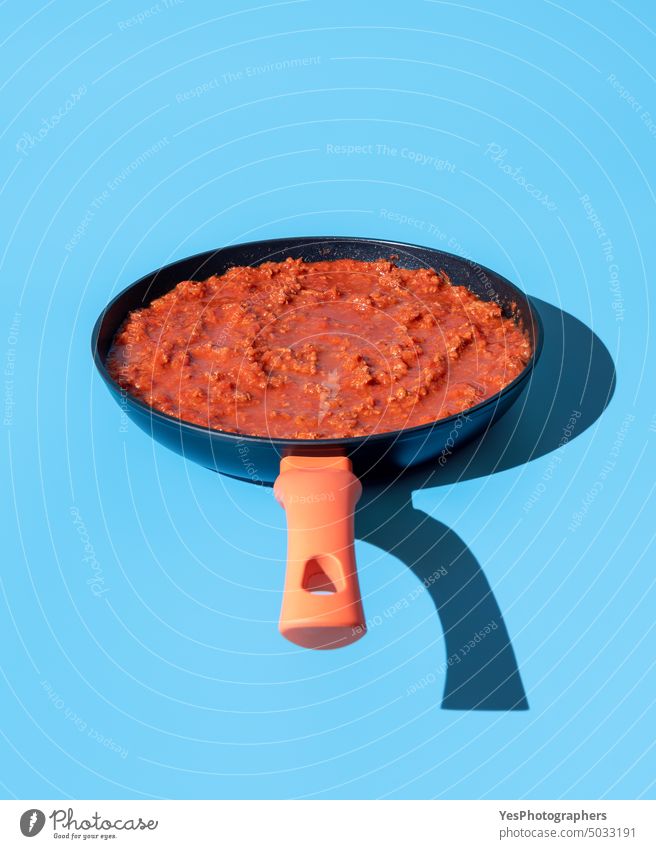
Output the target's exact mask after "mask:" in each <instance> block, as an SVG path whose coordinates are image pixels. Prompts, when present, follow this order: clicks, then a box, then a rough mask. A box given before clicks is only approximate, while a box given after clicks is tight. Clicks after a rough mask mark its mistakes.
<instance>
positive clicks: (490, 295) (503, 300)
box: [91, 236, 542, 484]
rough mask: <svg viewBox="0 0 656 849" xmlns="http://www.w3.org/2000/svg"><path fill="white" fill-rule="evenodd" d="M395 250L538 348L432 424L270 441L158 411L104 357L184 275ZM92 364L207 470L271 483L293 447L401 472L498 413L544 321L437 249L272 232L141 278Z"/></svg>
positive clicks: (518, 385) (112, 309)
mask: <svg viewBox="0 0 656 849" xmlns="http://www.w3.org/2000/svg"><path fill="white" fill-rule="evenodd" d="M391 256H394V257H395V261H396V263H397V264H398V265H400V266H403V267H405V268H422V267H429V268H434V269H436V270H439V269H443V270H444V271H446V273H447V274H448V275H449V277H450V278H451V281H452V283H454V284H455V285H462V286H466V287H467V288H468V289H470V290H471V291H472V292H474V293H475V294H476V295H478V296H479V297H480V298H482V299H484V300H488V301H489V300H493V301H495V302H497V303H498V304H499V305H500V306H501V307H502V309H503V310H504V313H505V314H506V315H508V316H512V317H513V318H515V320H517V321H518V322H520V323H521V325H522V326H523V327H524V329H525V330H526V332H527V333H528V334H529V338H530V339H531V343H532V347H533V355H532V357H531V359H530V361H529V362H528V364H527V365H526V368H525V369H524V370H523V371H522V372H521V374H519V375H518V376H517V377H516V378H515V380H513V381H512V383H510V384H509V385H508V386H506V387H505V388H504V389H502V390H501V392H498V393H497V394H496V395H493V396H492V397H491V398H488V399H487V400H486V401H483V402H482V403H481V404H478V405H477V406H475V407H472V408H470V409H469V410H467V411H465V413H460V414H458V415H455V416H449V417H448V418H444V419H439V420H438V421H436V422H433V423H429V424H425V425H419V426H417V427H412V428H408V429H406V430H401V431H395V432H390V433H380V434H375V435H372V436H357V437H351V438H348V439H315V440H304V439H269V438H267V437H261V436H242V435H240V434H234V433H225V432H222V431H217V430H210V429H209V428H203V427H201V426H199V425H195V424H191V423H189V422H184V421H180V420H179V419H176V418H173V417H172V416H168V415H166V414H165V413H161V412H159V411H158V410H155V409H153V408H152V407H149V406H148V405H146V404H144V403H143V402H141V401H139V400H137V399H136V398H133V397H132V396H131V395H129V394H127V393H126V392H125V390H122V389H121V387H120V386H119V385H118V384H117V383H116V381H114V380H113V378H112V377H111V376H110V375H109V373H108V371H107V368H106V365H105V363H106V359H107V354H108V353H109V349H110V347H111V344H112V340H113V338H114V335H115V333H116V331H117V330H118V329H119V327H120V326H121V324H122V322H123V320H124V319H125V318H126V316H127V314H128V313H129V312H130V311H131V310H135V309H140V308H142V307H145V306H147V305H148V304H149V303H150V302H151V301H152V300H154V299H155V298H159V297H160V296H161V295H164V294H165V293H166V292H168V291H169V290H170V289H173V288H174V287H175V286H176V285H177V284H178V283H179V282H180V281H181V280H204V279H206V278H207V277H210V276H211V275H214V274H216V275H219V274H223V272H225V271H226V270H227V269H228V268H230V267H231V266H233V265H259V264H260V263H262V262H265V261H268V260H271V261H281V260H284V259H285V258H286V257H293V258H295V259H298V258H302V259H303V260H305V261H306V262H317V261H320V260H333V259H357V260H363V261H368V262H371V261H375V260H378V259H381V258H384V259H387V258H389V257H391ZM91 346H92V352H93V357H94V361H95V363H96V366H97V367H98V370H99V371H100V374H101V375H102V377H103V379H104V380H105V383H106V384H107V385H108V387H109V389H110V390H111V392H112V394H113V395H114V397H115V398H116V400H117V401H118V403H119V404H120V405H121V407H122V408H123V410H124V411H125V413H126V414H127V415H128V416H129V417H130V418H131V419H132V420H133V421H134V422H135V423H136V424H137V425H138V426H139V427H140V428H142V430H144V431H146V433H148V434H149V435H151V436H152V437H153V438H154V439H156V440H157V441H158V442H161V443H162V444H163V445H166V446H167V448H170V449H172V450H173V451H177V452H178V453H179V454H182V455H184V456H185V457H186V458H188V459H189V460H193V461H194V462H196V463H200V464H201V465H202V466H205V467H207V468H208V469H213V470H214V471H217V472H222V473H223V474H227V475H231V476H233V477H237V478H242V479H243V480H247V481H251V482H253V483H259V484H261V483H272V482H273V481H274V480H275V478H276V477H277V476H278V473H279V466H280V458H281V457H283V456H286V455H288V454H306V455H323V456H326V455H332V454H346V455H347V456H348V457H350V458H351V461H352V463H353V469H354V471H355V473H356V474H357V475H360V476H362V475H364V474H371V473H373V474H376V475H377V474H381V473H382V474H387V473H389V472H393V471H394V472H396V473H398V471H399V469H403V468H406V467H408V466H413V465H415V464H417V463H422V462H424V461H425V460H429V459H431V458H435V457H438V456H440V455H442V456H445V457H446V456H448V453H450V452H451V451H453V450H455V448H456V447H459V446H460V445H462V444H464V443H465V442H466V441H467V440H469V439H471V438H472V437H474V436H476V435H477V434H480V433H481V432H482V431H483V430H484V429H485V428H486V427H488V425H489V424H490V423H491V422H492V421H493V420H494V419H497V418H499V417H500V416H501V415H503V413H505V412H506V410H507V409H508V408H509V407H510V406H511V404H512V403H513V402H514V401H515V400H516V398H517V396H518V395H519V393H520V392H521V391H522V389H523V387H524V385H525V383H526V381H527V379H528V377H529V375H530V373H531V371H532V369H533V367H534V365H535V363H536V362H537V359H538V357H539V355H540V351H541V348H542V325H541V322H540V318H539V316H538V315H537V313H536V312H535V310H533V309H532V308H531V305H530V302H529V299H528V298H527V297H526V295H525V294H524V293H523V292H522V291H520V290H519V289H518V288H517V287H516V286H514V285H513V284H512V283H510V282H509V281H508V280H506V279H505V278H504V277H501V276H500V275H499V274H496V273H495V272H494V271H491V270H490V269H488V268H485V267H484V266H481V265H478V264H477V263H474V262H472V261H470V260H468V259H465V258H463V257H459V256H455V255H454V254H450V253H445V252H444V251H439V250H435V249H433V248H425V247H421V246H419V245H411V244H405V243H402V242H387V241H379V240H377V239H358V238H350V237H339V236H335V237H328V236H326V237H323V236H322V237H312V236H310V237H302V238H287V239H267V240H265V241H260V242H247V243H245V244H241V245H229V246H228V247H225V248H219V249H218V250H214V251H207V252H205V253H201V254H196V255H195V256H190V257H187V258H186V259H181V260H179V261H178V262H174V263H171V264H170V265H166V266H164V267H163V268H160V269H158V270H157V271H153V272H151V273H150V274H147V275H146V276H145V277H142V278H141V279H140V280H137V282H136V283H133V284H132V285H131V286H128V288H127V289H125V290H124V291H123V292H121V293H120V294H119V295H118V296H117V297H116V298H114V300H113V301H111V303H110V304H108V306H107V307H106V308H105V309H104V310H103V312H102V313H101V315H100V317H99V318H98V321H97V322H96V325H95V327H94V330H93V336H92V341H91Z"/></svg>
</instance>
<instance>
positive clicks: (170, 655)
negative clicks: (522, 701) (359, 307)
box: [0, 0, 656, 798]
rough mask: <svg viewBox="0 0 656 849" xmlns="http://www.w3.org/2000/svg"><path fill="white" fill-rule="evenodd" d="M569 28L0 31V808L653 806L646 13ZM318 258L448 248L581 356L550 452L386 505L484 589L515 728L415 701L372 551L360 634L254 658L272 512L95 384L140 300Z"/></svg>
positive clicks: (399, 621) (402, 572) (511, 11)
mask: <svg viewBox="0 0 656 849" xmlns="http://www.w3.org/2000/svg"><path fill="white" fill-rule="evenodd" d="M567 5H568V8H567V9H565V8H563V7H561V6H559V5H558V4H556V3H551V2H546V1H545V2H541V1H540V0H535V2H530V3H527V4H517V3H512V2H503V0H501V2H494V3H493V2H484V0H476V2H475V3H473V4H472V5H465V4H459V3H457V2H455V3H447V2H418V0H416V1H415V0H413V2H404V3H402V4H401V3H386V4H376V5H375V6H373V5H371V4H364V3H362V4H357V3H353V2H330V3H321V2H314V0H309V1H308V2H302V1H301V2H287V3H276V4H266V3H263V4H262V5H260V6H256V4H253V7H252V8H250V7H248V6H247V5H246V4H243V3H242V4H240V3H237V2H234V1H233V2H226V3H222V4H213V3H209V2H192V0H185V2H184V3H182V2H179V3H174V2H169V3H165V2H164V0H159V2H157V3H155V5H154V6H152V7H148V6H147V4H144V6H143V7H141V6H140V5H139V4H138V3H137V4H133V3H128V2H114V0H112V2H105V3H100V4H98V5H95V6H93V5H91V4H87V3H83V2H79V1H78V2H50V3H45V4H41V3H32V2H29V0H24V2H20V3H19V2H15V3H8V4H5V5H3V7H2V10H1V11H0V15H1V16H2V21H3V23H2V27H1V28H0V29H1V32H2V36H1V41H2V48H1V51H0V56H1V61H2V67H3V70H2V97H3V103H4V111H3V119H2V138H1V140H0V145H1V151H2V157H1V165H0V170H1V174H0V186H1V188H2V196H3V208H4V213H3V216H4V226H3V239H2V244H0V261H1V263H2V319H1V322H2V324H4V326H0V338H2V341H3V343H4V348H5V349H6V350H3V351H1V352H0V353H2V355H3V364H4V402H5V403H4V420H3V431H4V432H3V439H4V450H3V462H6V478H4V479H3V480H5V481H6V485H4V486H3V491H4V492H5V494H6V497H7V499H8V504H7V511H6V513H5V516H6V520H3V528H4V530H3V549H4V551H3V558H2V559H3V570H2V585H1V588H0V589H1V592H0V608H1V613H0V644H1V645H2V654H1V670H0V671H1V674H0V699H1V705H2V707H1V716H2V721H1V729H0V763H1V764H2V776H1V780H2V785H1V786H0V792H1V793H2V794H3V795H6V796H7V797H9V798H11V797H13V796H15V797H19V798H53V797H67V796H70V797H73V798H75V797H78V798H114V797H116V798H123V797H141V796H147V797H148V796H152V797H186V798H195V797H198V798H212V797H256V798H257V797H272V798H278V797H298V796H303V797H420V798H425V797H450V798H478V797H489V798H521V797H529V798H545V797H546V798H550V797H565V798H586V797H588V798H595V797H603V796H608V797H615V798H625V797H628V798H630V797H637V796H650V795H652V794H653V781H654V769H653V766H654V751H653V749H652V748H651V747H652V746H653V743H654V734H653V728H654V724H655V722H656V710H655V708H654V697H655V695H656V688H655V687H654V675H653V663H654V651H653V647H654V633H653V627H654V626H653V618H654V617H653V612H654V577H653V576H654V572H653V563H654V549H653V534H654V519H653V479H654V473H653V469H654V443H655V442H656V418H655V409H654V402H653V395H652V393H653V354H652V351H653V348H650V343H649V336H648V333H649V324H650V318H651V315H650V313H651V308H650V297H649V282H650V281H649V275H650V270H651V269H653V267H654V260H655V251H656V244H655V242H656V240H655V239H654V222H655V210H656V207H655V197H654V185H653V184H654V171H655V167H656V156H655V153H656V126H653V124H654V122H656V105H653V102H654V99H653V95H654V83H655V82H656V79H655V76H654V75H655V74H656V63H655V62H654V48H655V44H654V39H655V36H656V33H655V30H656V10H655V9H654V6H653V4H652V3H650V2H647V0H644V2H636V0H634V2H625V3H624V4H623V5H622V4H618V3H610V2H602V3H599V4H591V3H585V2H574V3H572V4H567ZM146 9H149V10H150V11H149V12H148V14H145V13H146ZM137 13H139V14H140V17H139V18H133V16H134V15H136V14H137ZM303 59H305V60H306V61H305V62H298V61H293V60H303ZM276 63H281V64H276ZM267 66H268V67H267ZM73 92H77V93H78V95H77V97H76V98H74V102H72V101H71V103H70V104H69V106H70V108H67V107H66V104H67V101H69V100H70V98H71V94H72V93H73ZM191 92H193V94H192V93H191ZM650 108H653V110H654V113H655V117H654V118H651V117H650V115H649V110H650ZM60 113H61V114H60ZM53 115H58V116H59V117H58V118H57V119H55V120H52V119H51V116H53ZM44 119H47V122H46V123H43V122H44ZM332 145H347V146H348V145H351V146H353V145H362V146H365V151H364V152H360V153H353V154H352V155H346V154H345V153H338V152H335V151H334V149H333V148H332V147H331V146H332ZM369 145H372V147H371V148H368V147H366V146H369ZM377 145H387V146H388V147H389V148H395V149H396V153H392V152H389V151H388V150H387V149H383V148H377V147H376V146H377ZM418 156H419V157H420V159H421V158H423V159H428V161H427V162H426V164H421V161H418ZM517 169H519V170H517ZM521 178H524V180H522V179H521ZM527 184H529V185H528V186H527ZM585 196H587V199H586V197H585ZM595 216H596V218H595ZM595 220H596V221H597V222H598V225H597V229H595V226H594V222H595ZM599 227H601V228H602V230H603V233H602V234H600V232H599V229H598V228H599ZM76 233H77V235H76ZM333 233H338V234H345V235H349V234H353V235H363V236H372V237H384V238H390V239H398V240H402V241H411V242H417V243H421V244H428V245H435V246H438V247H442V248H444V249H446V250H452V251H454V252H455V253H461V254H466V255H468V256H472V257H474V258H475V259H476V260H478V261H479V262H481V263H484V264H486V265H489V266H490V267H492V268H495V269H497V270H498V271H500V272H501V273H502V274H505V275H506V276H507V277H509V278H510V279H512V280H514V281H515V282H517V283H518V284H520V285H521V286H522V287H523V288H525V289H526V290H527V291H528V292H529V293H531V294H532V295H533V296H536V297H537V298H540V299H541V300H542V301H545V302H548V303H550V304H552V305H555V306H556V307H557V308H558V309H560V310H563V311H565V313H567V314H568V315H572V316H575V317H576V318H577V319H579V320H580V321H581V322H583V324H584V325H585V326H587V327H588V328H591V329H592V330H593V331H594V333H595V334H596V336H597V337H598V338H599V339H600V340H602V341H603V343H604V344H605V346H606V348H607V349H608V351H609V352H610V356H611V357H612V360H613V361H614V364H615V368H616V370H617V386H616V389H615V392H614V395H613V397H612V400H611V401H610V403H609V405H608V406H607V408H606V410H605V411H604V412H603V415H599V416H596V415H595V417H594V418H596V420H595V421H594V422H591V423H590V426H589V427H587V428H585V429H581V430H580V431H579V432H576V429H575V431H574V434H573V436H572V438H571V439H569V440H567V439H566V440H565V442H566V444H565V443H563V444H562V445H561V446H560V447H558V445H557V443H556V444H553V445H552V446H551V448H550V450H549V451H546V452H545V451H544V450H543V451H540V452H536V453H537V454H538V455H539V456H536V457H535V458H534V459H532V460H530V461H528V455H527V458H526V459H527V462H523V463H520V464H516V465H514V466H513V465H511V466H510V467H509V468H505V469H503V470H501V471H498V472H497V473H495V474H485V475H479V476H472V477H467V476H464V478H463V480H461V481H459V482H458V481H449V484H448V485H446V486H439V485H437V484H436V483H435V481H434V480H433V481H432V482H431V483H429V484H428V485H426V486H424V487H423V488H422V487H421V485H418V486H415V487H414V488H415V490H416V491H415V494H414V497H413V500H414V507H415V511H414V514H417V513H418V511H425V512H426V513H429V514H430V515H431V516H434V517H435V518H436V519H439V521H440V522H441V523H443V524H444V526H445V527H447V528H449V529H450V530H451V531H452V532H453V533H454V534H457V536H458V538H460V539H461V540H463V541H465V543H466V546H467V547H468V550H469V552H470V555H471V556H472V557H474V558H475V560H476V561H477V562H478V563H479V564H480V566H481V568H482V570H483V572H484V574H485V576H486V577H487V580H488V581H489V583H490V585H491V587H492V589H493V592H494V597H495V598H496V602H497V603H498V605H499V608H500V610H501V611H502V614H503V617H504V620H505V625H506V627H507V629H508V633H509V635H510V637H511V639H512V644H513V647H514V652H515V656H516V658H517V663H518V665H519V670H520V673H521V678H522V681H523V685H524V688H525V691H526V696H527V699H528V704H529V710H522V711H487V710H445V709H443V707H442V706H441V699H442V691H443V688H444V679H445V661H446V649H445V641H444V636H443V632H442V628H441V626H440V622H439V620H438V618H437V616H436V613H435V607H434V605H433V603H432V601H431V598H430V597H429V594H428V593H426V592H419V593H416V592H415V590H416V589H417V588H418V587H420V585H419V584H418V581H417V578H416V577H415V576H414V575H413V574H412V572H411V571H410V570H409V569H408V568H407V566H406V565H405V563H404V562H402V560H401V559H400V558H399V557H396V556H395V555H394V554H391V553H388V552H387V551H386V550H384V549H381V548H379V547H377V546H376V545H374V544H373V543H372V542H366V541H358V543H357V556H358V560H359V566H360V572H361V584H362V589H363V593H364V597H365V605H366V610H367V613H368V616H369V618H370V621H375V622H376V623H378V622H379V620H380V623H379V624H376V625H375V627H372V628H371V630H370V632H369V634H368V635H367V637H366V638H365V639H363V640H361V641H360V642H358V643H356V644H355V645H352V646H350V647H348V648H345V649H343V650H340V651H335V652H326V653H313V652H310V651H304V650H300V649H298V648H297V647H295V646H293V645H291V644H289V643H286V642H285V641H284V640H283V639H282V638H281V637H280V636H279V634H278V632H277V630H276V624H275V623H276V620H277V615H278V610H279V605H280V593H281V587H282V580H283V569H284V556H285V532H284V514H283V511H282V510H281V509H280V508H279V506H278V505H277V504H276V503H275V501H274V499H273V497H272V494H271V492H270V490H268V489H264V488H258V487H254V486H251V485H249V484H247V483H242V482H238V481H234V480H228V479H223V478H220V477H219V476H217V475H215V474H211V473H210V472H208V471H205V470H204V469H202V468H200V467H197V466H193V465H191V464H189V463H185V461H184V460H183V459H181V458H180V457H178V456H177V455H174V454H172V453H169V452H167V451H166V450H165V449H163V448H161V447H159V446H158V445H156V444H154V443H153V442H152V441H151V440H149V439H148V437H147V436H146V435H144V434H143V433H142V432H141V431H139V430H138V429H137V428H136V427H135V426H134V425H132V424H128V425H126V424H125V422H124V421H123V420H122V418H121V411H120V409H119V408H118V406H117V405H116V404H115V403H114V401H113V400H112V399H111V398H110V396H109V394H108V393H107V391H106V390H105V388H104V387H103V386H102V384H101V382H100V380H99V378H98V377H97V375H96V374H95V373H94V368H93V364H92V362H91V358H90V356H89V337H90V333H91V328H92V326H93V322H94V321H95V318H96V316H97V315H98V313H99V312H100V311H101V310H102V308H103V306H104V305H105V303H106V302H107V301H108V300H109V299H110V298H111V297H112V296H113V295H114V294H115V293H116V292H117V291H119V290H120V289H122V288H123V287H125V286H126V285H128V284H129V283H130V282H131V281H132V280H134V279H136V278H137V277H139V276H140V275H141V274H144V273H146V272H147V271H150V270H151V269H153V268H155V267H157V266H159V265H162V264H163V263H165V262H167V261H171V260H173V259H176V258H179V257H183V256H185V255H188V254H191V253H194V252H197V251H201V250H206V249H209V248H213V247H216V246H219V245H223V244H226V243H229V242H239V241H246V240H249V239H259V238H265V237H275V236H284V235H290V234H291V235H300V234H303V235H306V234H308V235H312V234H333ZM607 242H609V243H610V245H611V247H608V246H607V252H610V253H611V254H612V260H611V261H609V260H608V257H607V254H605V253H604V249H603V245H604V243H607ZM563 354H565V355H566V354H569V357H568V358H567V359H563V365H562V376H563V379H567V376H568V375H571V374H573V373H577V372H578V373H580V371H581V369H584V368H585V367H586V360H585V357H584V356H581V355H580V353H579V354H577V353H576V351H572V350H569V351H568V350H565V351H564V352H563ZM573 354H574V355H573ZM608 385H609V384H608V382H607V388H608ZM542 400H544V399H542ZM572 409H576V404H574V403H573V404H572ZM599 412H601V411H599ZM558 416H559V418H558V419H557V420H556V421H555V422H552V423H551V426H552V429H553V431H554V432H555V433H558V432H561V431H562V432H564V429H565V428H566V426H567V419H568V416H569V410H568V409H560V410H559V411H558ZM498 427H502V424H500V425H499V426H498ZM618 432H619V434H620V436H618ZM491 438H494V437H493V435H492V437H491ZM497 441H498V439H497ZM529 453H530V452H529ZM590 493H593V494H592V495H590ZM584 504H585V506H583V505H584ZM577 513H581V514H582V518H581V519H580V521H579V522H578V525H577V522H576V521H575V520H574V518H573V517H574V516H575V514H577ZM414 514H413V515H414ZM409 530H410V529H408V528H407V527H405V526H404V525H403V524H402V523H400V525H399V528H398V534H399V536H402V535H403V533H404V532H405V533H407V532H409ZM431 544H432V543H431ZM85 545H86V546H87V547H86V548H85ZM434 556H435V563H436V567H437V568H439V564H440V557H441V555H440V549H439V546H438V547H437V548H436V553H435V555H434ZM84 558H86V560H85V559H84ZM90 580H95V583H89V581H90ZM101 590H102V592H100V591H101ZM94 591H95V592H94ZM408 598H412V600H411V601H410V602H409V603H408V604H407V605H406V604H404V603H403V601H402V600H403V599H408ZM399 602H401V604H398V603H399ZM395 605H396V608H395ZM390 608H393V609H394V612H393V613H390ZM471 707H475V705H472V706H471Z"/></svg>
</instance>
